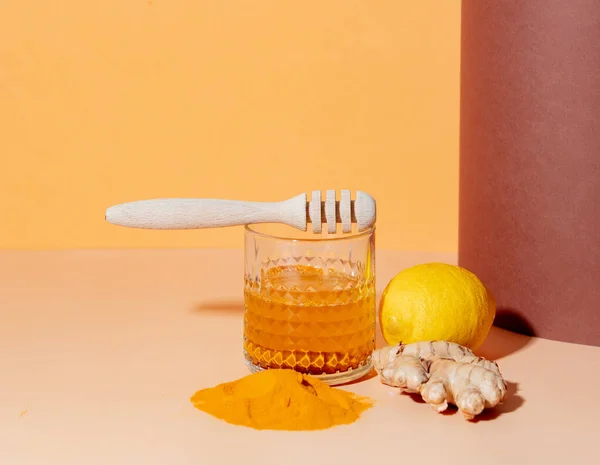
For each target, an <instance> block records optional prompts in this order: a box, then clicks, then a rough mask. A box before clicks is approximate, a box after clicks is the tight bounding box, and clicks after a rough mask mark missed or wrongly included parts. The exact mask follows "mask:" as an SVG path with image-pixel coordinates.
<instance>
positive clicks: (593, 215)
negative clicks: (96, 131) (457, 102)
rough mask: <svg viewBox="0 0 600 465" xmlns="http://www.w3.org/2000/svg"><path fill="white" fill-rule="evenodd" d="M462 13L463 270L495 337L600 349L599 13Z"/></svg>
mask: <svg viewBox="0 0 600 465" xmlns="http://www.w3.org/2000/svg"><path fill="white" fill-rule="evenodd" d="M462 8H463V13H462V15H463V17H462V58H461V60H462V64H461V67H462V69H461V148H460V152H461V154H460V222H459V263H460V265H462V266H464V267H466V268H468V269H470V270H472V271H474V272H475V273H477V274H478V275H479V276H480V277H481V278H482V280H483V281H484V282H485V283H486V284H487V285H488V287H490V289H491V290H492V292H493V293H494V295H495V296H496V298H497V302H498V309H499V312H498V316H497V320H496V324H497V325H499V326H502V327H505V328H507V329H511V330H514V331H518V332H522V333H529V334H535V335H537V336H540V337H544V338H550V339H556V340H561V341H571V342H577V343H583V344H592V345H600V207H599V205H600V2H599V1H591V0H589V1H580V0H577V1H574V0H560V1H557V0H552V1H548V0H535V1H533V0H529V1H516V0H511V1H501V2H500V1H497V0H463V2H462Z"/></svg>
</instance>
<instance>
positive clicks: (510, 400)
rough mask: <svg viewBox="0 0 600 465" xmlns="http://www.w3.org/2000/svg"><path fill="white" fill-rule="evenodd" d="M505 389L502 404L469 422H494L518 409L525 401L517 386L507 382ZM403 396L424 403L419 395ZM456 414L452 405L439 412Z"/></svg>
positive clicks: (455, 409) (456, 410)
mask: <svg viewBox="0 0 600 465" xmlns="http://www.w3.org/2000/svg"><path fill="white" fill-rule="evenodd" d="M506 388H507V391H506V400H505V401H504V403H503V404H500V405H497V406H496V407H494V408H492V409H486V410H484V411H483V412H481V413H480V414H479V415H477V416H476V417H475V418H474V419H473V420H471V422H472V423H478V422H480V421H490V420H495V419H496V418H498V417H499V416H501V415H504V414H505V413H511V412H514V411H516V410H518V409H519V408H521V406H522V405H523V404H524V403H525V399H524V398H523V397H521V396H520V395H519V394H518V392H519V385H518V384H517V383H513V382H512V381H507V382H506ZM405 395H407V396H408V397H410V398H412V400H413V401H415V402H417V403H419V404H424V403H425V401H424V400H423V398H422V397H421V395H420V394H412V393H407V394H405ZM456 414H458V409H457V408H456V406H455V405H452V404H450V405H448V409H447V410H444V411H443V412H441V415H456Z"/></svg>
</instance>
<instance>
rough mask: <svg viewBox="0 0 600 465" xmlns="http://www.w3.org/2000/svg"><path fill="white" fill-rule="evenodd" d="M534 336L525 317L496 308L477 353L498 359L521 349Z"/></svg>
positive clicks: (490, 358)
mask: <svg viewBox="0 0 600 465" xmlns="http://www.w3.org/2000/svg"><path fill="white" fill-rule="evenodd" d="M505 328H510V330H509V329H505ZM515 331H518V332H515ZM534 336H535V332H534V331H533V328H532V327H531V325H530V324H529V323H528V322H527V320H525V318H523V317H522V316H521V315H519V314H518V313H517V312H515V311H513V310H509V309H498V312H497V314H496V319H495V320H494V326H493V327H492V329H491V330H490V333H489V334H488V336H487V338H486V340H485V342H484V343H483V345H482V346H481V347H480V348H479V350H478V351H477V355H479V356H481V357H485V358H487V359H489V360H498V359H501V358H502V357H506V356H508V355H510V354H514V353H515V352H518V351H520V350H522V349H523V348H525V347H526V346H527V345H529V344H530V343H531V342H532V341H533V337H534Z"/></svg>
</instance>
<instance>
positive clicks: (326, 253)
mask: <svg viewBox="0 0 600 465" xmlns="http://www.w3.org/2000/svg"><path fill="white" fill-rule="evenodd" d="M309 228H310V227H309ZM244 304H245V311H244V343H243V347H244V357H245V361H246V364H247V365H248V367H249V369H250V370H251V371H252V372H256V371H260V370H263V369H272V368H287V369H293V370H296V371H298V372H301V373H306V374H310V375H313V376H316V377H318V378H320V379H322V380H323V381H325V382H326V383H328V384H332V385H333V384H341V383H346V382H348V381H352V380H355V379H357V378H360V377H362V376H363V375H364V374H366V373H367V372H369V371H370V370H371V367H372V361H371V354H372V352H373V349H374V348H375V307H376V302H375V230H374V227H373V228H371V229H368V230H366V231H361V232H359V231H357V230H356V225H354V226H353V231H352V232H351V233H342V232H341V228H340V227H339V225H338V230H337V232H336V233H335V234H331V233H330V234H327V233H326V232H323V233H317V234H314V233H312V232H303V231H298V230H296V229H294V228H291V227H288V226H283V225H273V224H261V225H248V226H246V227H245V276H244Z"/></svg>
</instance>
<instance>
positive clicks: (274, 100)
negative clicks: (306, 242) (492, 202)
mask: <svg viewBox="0 0 600 465" xmlns="http://www.w3.org/2000/svg"><path fill="white" fill-rule="evenodd" d="M459 35H460V2H458V1H449V2H448V1H439V0H437V1H434V0H429V1H419V2H409V1H397V0H396V1H392V0H390V1H380V2H364V1H335V2H333V1H331V2H316V1H314V2H310V1H309V2H281V1H242V0H235V1H205V2H197V1H192V0H188V1H183V0H170V1H167V0H152V1H151V2H149V1H147V0H143V1H142V0H139V1H128V2H125V1H122V0H104V1H102V2H82V1H80V0H63V1H59V2H28V1H22V0H5V1H2V2H0V157H1V158H0V160H1V162H2V163H1V166H0V193H1V195H0V218H1V219H0V248H36V249H37V248H80V247H165V246H168V247H189V246H217V247H236V246H239V245H241V243H242V231H241V229H240V228H230V229H224V230H204V231H176V232H174V231H139V230H130V229H125V228H119V227H116V226H111V225H108V224H106V223H105V221H104V211H105V209H106V208H107V207H108V206H110V205H112V204H115V203H121V202H124V201H129V200H137V199H142V198H151V197H220V198H239V199H244V200H282V199H285V198H287V197H291V196H293V195H296V194H298V193H300V192H305V191H310V190H312V189H319V188H320V189H328V188H337V189H342V188H349V189H362V190H365V191H367V192H369V193H370V194H371V195H373V196H374V197H375V198H376V199H377V202H378V223H377V226H378V237H377V241H378V246H379V247H382V248H394V249H422V250H432V251H434V250H435V251H437V250H439V251H454V250H456V247H457V245H456V244H457V236H458V234H457V225H458V219H457V214H458V97H459V94H458V92H459Z"/></svg>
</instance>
